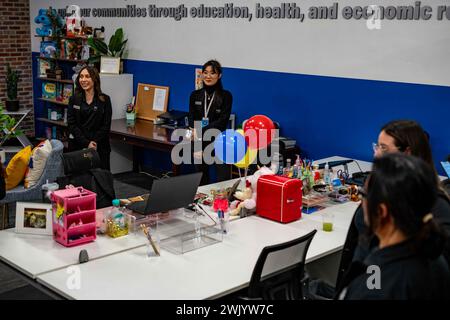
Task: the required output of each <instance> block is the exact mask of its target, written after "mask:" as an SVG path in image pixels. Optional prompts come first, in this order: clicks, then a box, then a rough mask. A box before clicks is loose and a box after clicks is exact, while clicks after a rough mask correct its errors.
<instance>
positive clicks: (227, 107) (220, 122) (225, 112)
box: [203, 91, 233, 132]
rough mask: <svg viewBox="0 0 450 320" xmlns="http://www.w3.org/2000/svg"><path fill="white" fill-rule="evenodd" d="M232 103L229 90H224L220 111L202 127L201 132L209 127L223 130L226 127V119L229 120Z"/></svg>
mask: <svg viewBox="0 0 450 320" xmlns="http://www.w3.org/2000/svg"><path fill="white" fill-rule="evenodd" d="M232 104H233V96H232V95H231V93H230V92H229V91H224V92H223V102H222V106H221V110H222V112H221V113H220V116H219V117H218V118H217V119H216V120H214V121H211V122H210V123H209V124H208V125H207V126H206V127H204V128H203V132H205V131H206V130H208V129H210V128H215V129H219V130H220V131H224V130H225V129H226V128H227V124H228V121H229V120H230V114H231V106H232Z"/></svg>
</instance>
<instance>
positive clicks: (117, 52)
mask: <svg viewBox="0 0 450 320" xmlns="http://www.w3.org/2000/svg"><path fill="white" fill-rule="evenodd" d="M127 41H128V39H125V40H124V34H123V29H122V28H119V29H117V30H116V32H115V33H114V34H113V35H112V36H111V38H110V39H109V44H106V43H105V42H104V41H103V40H102V39H99V38H93V37H89V39H88V41H87V43H88V45H89V46H90V47H91V48H93V49H94V56H92V57H91V58H89V63H98V62H99V61H100V57H101V56H106V57H110V58H117V59H119V60H120V59H121V58H122V55H123V52H124V50H125V45H126V43H127ZM120 66H121V70H122V61H120Z"/></svg>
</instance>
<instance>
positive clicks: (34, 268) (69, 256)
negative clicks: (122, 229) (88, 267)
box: [0, 229, 146, 278]
mask: <svg viewBox="0 0 450 320" xmlns="http://www.w3.org/2000/svg"><path fill="white" fill-rule="evenodd" d="M145 243H146V239H145V238H144V237H142V238H141V237H135V236H130V237H121V238H116V239H112V238H109V237H106V236H99V237H97V240H96V241H94V242H91V243H88V244H86V245H83V246H77V247H72V248H66V247H63V246H62V245H60V244H58V243H56V242H55V241H53V238H52V236H43V235H31V234H20V233H16V232H15V231H14V229H7V230H3V231H1V232H0V259H1V260H3V261H4V262H6V263H8V264H10V265H11V266H13V267H15V268H17V269H18V270H20V271H22V272H23V273H25V274H26V275H28V276H30V277H31V278H36V276H37V275H39V274H41V273H45V272H49V271H51V270H57V269H61V268H65V267H67V266H70V265H73V264H78V256H79V253H80V250H82V249H86V250H87V251H88V254H89V259H90V260H94V259H99V258H101V257H105V256H108V255H111V254H114V253H118V252H122V251H124V250H130V249H133V248H136V247H138V246H142V245H144V244H145Z"/></svg>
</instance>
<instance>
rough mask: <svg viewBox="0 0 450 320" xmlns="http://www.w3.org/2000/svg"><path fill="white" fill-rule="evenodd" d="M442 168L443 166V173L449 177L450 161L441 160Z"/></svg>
mask: <svg viewBox="0 0 450 320" xmlns="http://www.w3.org/2000/svg"><path fill="white" fill-rule="evenodd" d="M441 165H442V168H444V171H445V174H446V175H447V177H448V178H450V162H448V161H442V162H441Z"/></svg>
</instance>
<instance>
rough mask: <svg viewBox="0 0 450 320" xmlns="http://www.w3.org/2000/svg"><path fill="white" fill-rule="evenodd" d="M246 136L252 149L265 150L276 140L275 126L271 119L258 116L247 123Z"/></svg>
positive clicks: (245, 127) (245, 126)
mask: <svg viewBox="0 0 450 320" xmlns="http://www.w3.org/2000/svg"><path fill="white" fill-rule="evenodd" d="M244 135H245V139H246V141H247V143H248V147H249V148H250V149H257V150H260V149H263V148H265V147H267V146H268V145H269V144H270V143H271V142H272V139H273V138H274V135H275V125H274V124H273V121H272V120H270V118H268V117H266V116H263V115H256V116H253V117H251V118H250V119H248V120H247V121H246V122H245V125H244Z"/></svg>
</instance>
